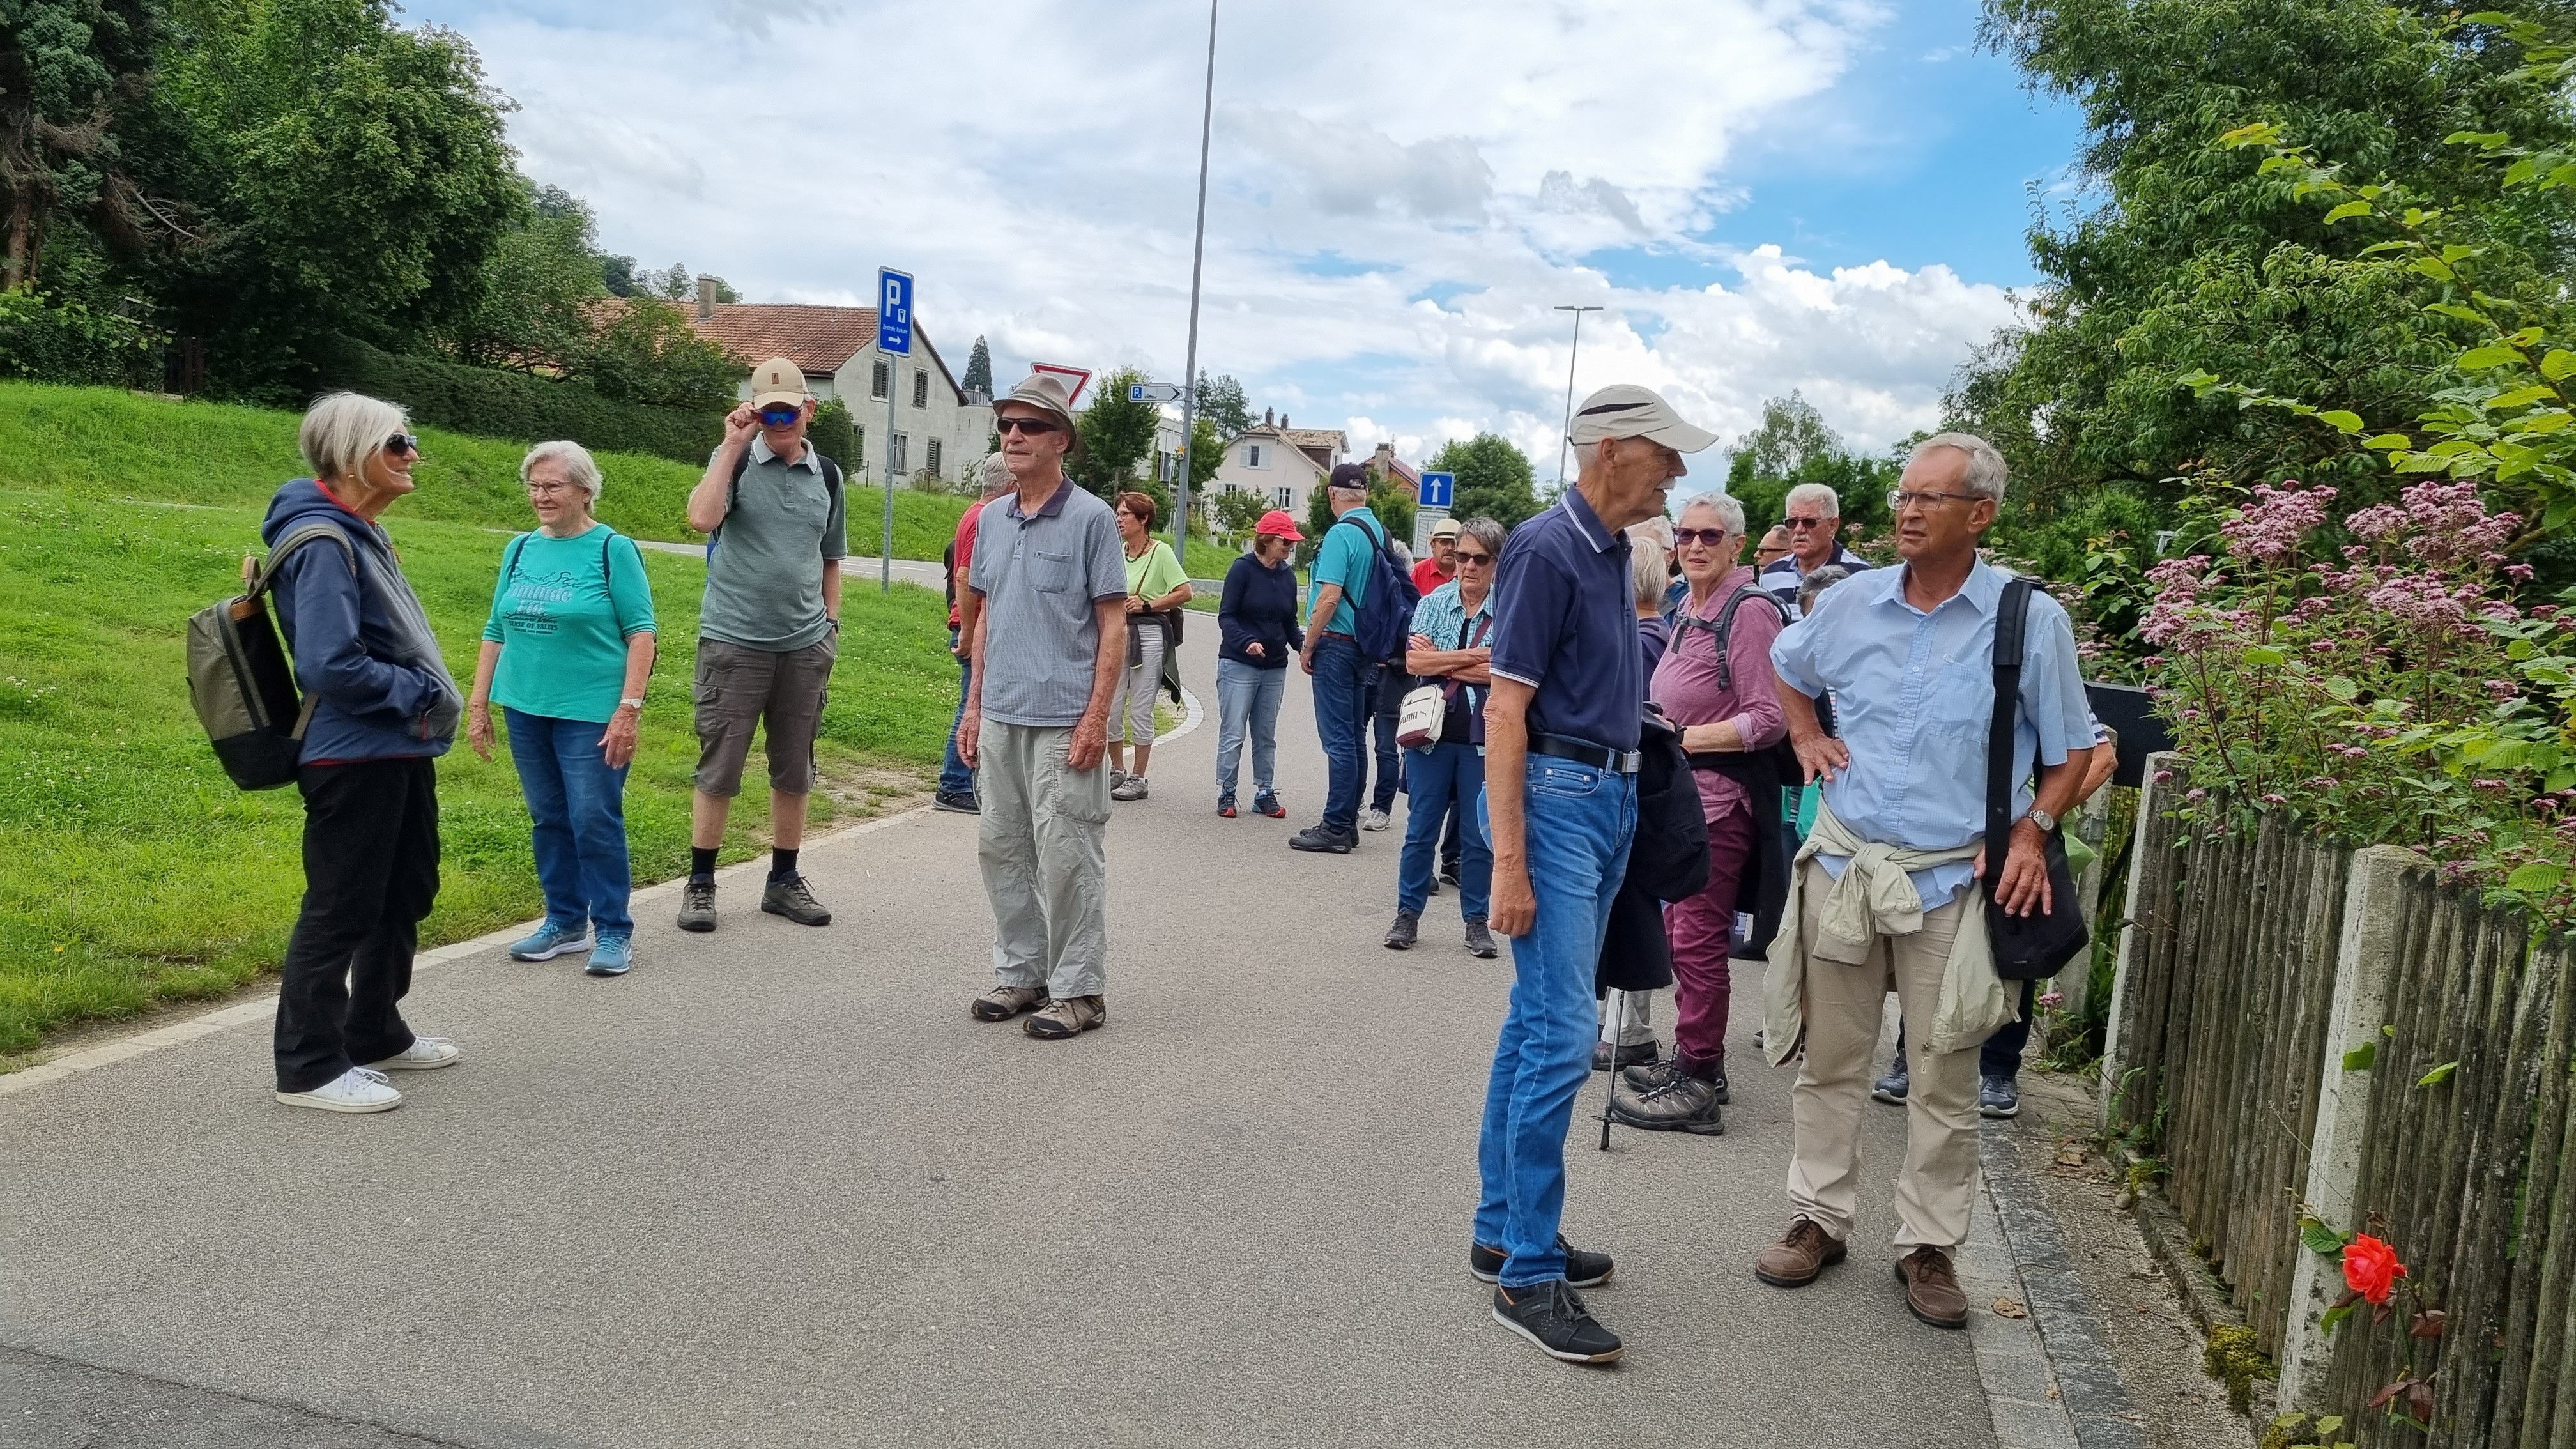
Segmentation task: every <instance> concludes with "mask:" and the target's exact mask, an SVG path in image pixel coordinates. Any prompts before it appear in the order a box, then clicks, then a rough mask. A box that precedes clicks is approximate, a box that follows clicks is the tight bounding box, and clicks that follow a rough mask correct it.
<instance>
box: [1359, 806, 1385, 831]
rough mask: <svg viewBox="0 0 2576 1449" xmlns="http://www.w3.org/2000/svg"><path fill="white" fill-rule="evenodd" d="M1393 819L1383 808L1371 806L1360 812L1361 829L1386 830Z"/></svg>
mask: <svg viewBox="0 0 2576 1449" xmlns="http://www.w3.org/2000/svg"><path fill="white" fill-rule="evenodd" d="M1390 823H1392V821H1391V820H1390V818H1389V817H1388V815H1387V813H1386V812H1385V811H1383V810H1380V809H1377V808H1375V807H1371V808H1369V809H1367V810H1363V811H1361V812H1360V829H1362V830H1384V829H1385V828H1386V827H1387V826H1388V825H1389V824H1390Z"/></svg>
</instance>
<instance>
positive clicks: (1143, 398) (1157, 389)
mask: <svg viewBox="0 0 2576 1449" xmlns="http://www.w3.org/2000/svg"><path fill="white" fill-rule="evenodd" d="M1127 400H1128V401H1129V402H1150V403H1167V402H1179V401H1180V400H1181V385H1180V384H1179V383H1177V382H1131V383H1129V384H1127Z"/></svg>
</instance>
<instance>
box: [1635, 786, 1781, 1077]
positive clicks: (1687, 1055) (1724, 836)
mask: <svg viewBox="0 0 2576 1449" xmlns="http://www.w3.org/2000/svg"><path fill="white" fill-rule="evenodd" d="M1752 852H1753V814H1752V812H1751V811H1750V810H1747V809H1746V808H1745V807H1744V806H1743V805H1742V804H1738V805H1736V806H1734V807H1733V808H1731V809H1729V810H1728V811H1727V812H1726V813H1725V814H1724V815H1722V816H1719V817H1718V818H1717V819H1715V820H1712V821H1710V822H1709V823H1708V884H1707V885H1706V886H1704V887H1702V888H1701V889H1700V892H1699V894H1697V895H1694V896H1691V897H1688V898H1687V899H1684V900H1681V901H1678V902H1676V903H1674V904H1673V905H1672V906H1671V907H1669V908H1667V909H1666V910H1665V912H1664V934H1665V936H1666V937H1667V938H1668V939H1669V940H1670V941H1671V942H1672V947H1673V1007H1674V1018H1675V1019H1674V1023H1673V1045H1674V1046H1675V1047H1676V1048H1677V1049H1679V1051H1680V1053H1681V1055H1682V1057H1683V1058H1684V1059H1685V1060H1691V1061H1702V1062H1713V1061H1715V1060H1717V1059H1718V1058H1721V1057H1723V1056H1725V1055H1726V1014H1727V1005H1728V1002H1729V1000H1730V998H1731V997H1732V996H1733V994H1734V986H1733V976H1732V974H1731V972H1730V971H1729V969H1728V963H1727V951H1728V947H1729V946H1730V944H1731V943H1732V941H1733V939H1734V933H1735V900H1736V896H1737V894H1738V889H1737V887H1738V886H1739V885H1740V884H1741V883H1742V880H1743V877H1744V863H1745V860H1746V859H1747V857H1749V856H1750V855H1751V854H1752ZM1783 929H1786V928H1785V927H1784V928H1783Z"/></svg>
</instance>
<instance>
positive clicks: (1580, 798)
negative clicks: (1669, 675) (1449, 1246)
mask: <svg viewBox="0 0 2576 1449" xmlns="http://www.w3.org/2000/svg"><path fill="white" fill-rule="evenodd" d="M1491 788H1492V786H1491V783H1490V782H1488V785H1487V792H1488V793H1487V795H1485V796H1480V797H1479V798H1478V808H1477V823H1478V824H1479V825H1481V826H1482V827H1483V828H1484V830H1485V831H1486V834H1487V838H1488V839H1490V838H1491V833H1492V829H1493V825H1492V819H1493V817H1492V813H1491V810H1490V804H1491V801H1490V792H1491ZM1522 799H1523V802H1524V803H1523V805H1522V809H1523V811H1524V815H1523V820H1524V824H1523V827H1522V846H1523V849H1524V851H1525V853H1526V855H1527V858H1528V860H1529V877H1530V889H1531V891H1532V893H1533V894H1534V895H1535V896H1536V898H1537V901H1538V919H1537V920H1536V921H1535V922H1534V923H1533V924H1532V926H1531V929H1530V933H1529V934H1528V935H1526V936H1514V937H1513V938H1512V1001H1511V1008H1510V1010H1509V1011H1507V1012H1506V1013H1505V1014H1504V1016H1503V1035H1502V1040H1501V1041H1500V1042H1499V1043H1497V1044H1496V1045H1495V1047H1494V1074H1493V1078H1492V1080H1491V1081H1490V1082H1489V1083H1488V1084H1487V1085H1486V1088H1485V1123H1484V1128H1483V1131H1482V1132H1481V1134H1480V1135H1479V1136H1478V1139H1477V1143H1476V1168H1477V1172H1478V1175H1479V1176H1480V1177H1481V1178H1482V1179H1483V1183H1484V1195H1483V1197H1482V1198H1481V1199H1480V1200H1479V1201H1478V1202H1477V1204H1476V1241H1477V1242H1480V1243H1483V1244H1485V1245H1486V1246H1488V1247H1499V1248H1501V1249H1502V1250H1503V1251H1504V1253H1505V1254H1506V1255H1507V1261H1505V1263H1504V1264H1503V1284H1504V1286H1505V1287H1510V1288H1523V1287H1527V1286H1529V1285H1530V1284H1532V1283H1544V1282H1547V1281H1548V1280H1549V1279H1551V1278H1562V1277H1564V1276H1565V1254H1564V1253H1563V1252H1562V1251H1560V1250H1559V1249H1558V1248H1557V1246H1556V1230H1557V1220H1558V1219H1559V1218H1560V1217H1561V1216H1562V1215H1563V1214H1564V1211H1565V1134H1566V1132H1567V1130H1568V1129H1570V1128H1571V1127H1572V1126H1573V1125H1574V1098H1575V1094H1576V1092H1578V1091H1579V1090H1581V1088H1582V1086H1583V1083H1584V1081H1585V1079H1586V1078H1588V1077H1589V1076H1591V1074H1592V1038H1593V1035H1594V1033H1595V1023H1596V1017H1595V1016H1594V1013H1593V1005H1592V977H1593V972H1594V970H1595V968H1596V967H1597V966H1598V965H1599V964H1600V961H1601V941H1602V937H1603V935H1604V934H1605V933H1606V932H1607V931H1608V930H1609V926H1610V902H1611V900H1612V898H1613V897H1615V896H1617V895H1618V894H1619V882H1620V881H1621V880H1622V879H1623V878H1624V877H1625V876H1626V875H1627V874H1628V842H1629V839H1630V837H1632V836H1633V835H1634V834H1635V833H1636V829H1637V778H1636V777H1635V776H1634V775H1614V774H1611V773H1609V772H1608V771H1605V770H1595V769H1592V768H1590V767H1589V766H1585V765H1578V764H1576V763H1574V762H1573V761H1572V760H1560V759H1555V758H1553V757H1550V756H1546V755H1532V756H1530V757H1529V768H1528V783H1527V785H1526V786H1525V787H1524V788H1523V791H1522Z"/></svg>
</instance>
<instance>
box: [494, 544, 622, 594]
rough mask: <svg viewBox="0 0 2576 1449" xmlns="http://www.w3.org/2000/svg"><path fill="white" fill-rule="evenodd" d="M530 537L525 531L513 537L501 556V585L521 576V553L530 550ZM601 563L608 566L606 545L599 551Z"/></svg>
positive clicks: (504, 586)
mask: <svg viewBox="0 0 2576 1449" xmlns="http://www.w3.org/2000/svg"><path fill="white" fill-rule="evenodd" d="M528 537H529V536H528V535H527V534H524V533H523V534H520V535H519V536H518V537H517V538H514V539H511V540H510V551H509V552H508V553H506V554H504V555H502V556H501V587H503V588H505V589H506V588H508V587H509V586H510V580H512V579H515V578H517V577H518V576H519V555H520V554H523V553H525V552H527V551H528ZM599 563H600V567H601V568H602V569H606V568H607V567H608V550H607V549H606V548H605V547H603V548H601V549H600V551H599Z"/></svg>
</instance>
